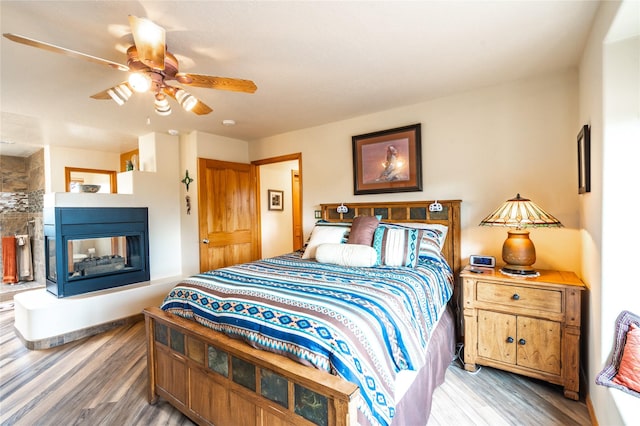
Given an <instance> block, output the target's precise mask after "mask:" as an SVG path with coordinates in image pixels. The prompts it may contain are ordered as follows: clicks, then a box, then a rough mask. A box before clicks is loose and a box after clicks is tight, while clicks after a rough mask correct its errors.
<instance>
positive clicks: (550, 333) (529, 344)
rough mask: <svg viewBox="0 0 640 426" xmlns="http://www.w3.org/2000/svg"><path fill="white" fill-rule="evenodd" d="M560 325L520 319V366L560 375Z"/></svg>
mask: <svg viewBox="0 0 640 426" xmlns="http://www.w3.org/2000/svg"><path fill="white" fill-rule="evenodd" d="M560 334H561V330H560V323H558V322H555V321H549V320H543V319H537V318H528V317H523V316H519V317H518V365H520V366H522V367H529V368H533V369H534V370H539V371H544V372H546V373H551V374H556V375H558V374H560V354H561V350H560V343H561V341H562V338H561V335H560Z"/></svg>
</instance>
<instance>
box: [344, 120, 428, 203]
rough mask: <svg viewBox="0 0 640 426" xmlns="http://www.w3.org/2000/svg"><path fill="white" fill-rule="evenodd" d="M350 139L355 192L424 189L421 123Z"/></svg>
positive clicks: (374, 192) (370, 192)
mask: <svg viewBox="0 0 640 426" xmlns="http://www.w3.org/2000/svg"><path fill="white" fill-rule="evenodd" d="M351 140H352V148H353V193H354V194H355V195H361V194H380V193H388V192H412V191H422V149H421V128H420V123H418V124H412V125H410V126H404V127H398V128H395V129H389V130H382V131H378V132H373V133H367V134H364V135H358V136H353V137H352V138H351Z"/></svg>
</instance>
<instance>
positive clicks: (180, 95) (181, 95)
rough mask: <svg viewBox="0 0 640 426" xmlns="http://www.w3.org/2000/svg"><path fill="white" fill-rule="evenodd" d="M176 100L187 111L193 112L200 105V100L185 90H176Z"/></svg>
mask: <svg viewBox="0 0 640 426" xmlns="http://www.w3.org/2000/svg"><path fill="white" fill-rule="evenodd" d="M176 100H177V101H178V103H179V104H180V106H182V108H184V109H185V110H186V111H191V110H192V109H193V108H194V107H195V106H196V105H197V104H198V100H197V99H196V98H195V97H194V96H193V95H192V94H191V93H187V91H185V90H184V89H178V90H176Z"/></svg>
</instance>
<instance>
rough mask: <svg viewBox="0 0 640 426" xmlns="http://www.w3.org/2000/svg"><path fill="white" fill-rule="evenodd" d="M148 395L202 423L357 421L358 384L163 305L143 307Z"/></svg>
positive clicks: (329, 425) (335, 425) (335, 424)
mask: <svg viewBox="0 0 640 426" xmlns="http://www.w3.org/2000/svg"><path fill="white" fill-rule="evenodd" d="M144 315H145V327H146V333H147V366H148V373H149V388H148V399H149V402H150V403H151V404H154V403H155V402H156V401H157V399H158V397H161V398H164V399H165V400H167V401H168V402H169V403H170V404H171V405H173V406H174V407H176V408H177V409H178V410H180V411H181V412H182V413H184V414H185V415H186V416H188V417H189V418H191V419H192V420H193V421H195V422H196V423H198V424H215V425H216V426H225V425H233V426H236V425H261V426H263V425H264V426H266V425H274V426H276V425H314V424H316V425H326V426H342V425H355V424H357V421H356V419H357V408H356V401H355V400H356V396H357V395H358V392H359V390H358V387H357V386H356V385H355V384H353V383H350V382H348V381H346V380H343V379H341V378H339V377H337V376H333V375H331V374H328V373H326V372H323V371H320V370H318V369H315V368H313V367H307V366H304V365H301V364H299V363H297V362H295V361H293V360H291V359H289V358H286V357H284V356H281V355H277V354H273V353H269V352H265V351H261V350H258V349H255V348H252V347H250V346H249V345H247V344H245V343H244V342H241V341H238V340H234V339H231V338H229V337H227V336H225V335H223V334H221V333H218V332H215V331H213V330H210V329H208V328H206V327H204V326H202V325H200V324H197V323H195V322H193V321H189V320H185V319H183V318H180V317H178V316H176V315H173V314H170V313H167V312H165V311H163V310H161V309H159V308H155V307H152V308H147V309H145V310H144Z"/></svg>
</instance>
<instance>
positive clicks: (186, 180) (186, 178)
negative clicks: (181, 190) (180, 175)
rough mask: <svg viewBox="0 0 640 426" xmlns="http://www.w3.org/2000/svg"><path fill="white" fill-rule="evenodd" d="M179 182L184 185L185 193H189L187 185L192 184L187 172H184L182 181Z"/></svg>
mask: <svg viewBox="0 0 640 426" xmlns="http://www.w3.org/2000/svg"><path fill="white" fill-rule="evenodd" d="M180 182H182V183H184V185H185V186H186V187H187V192H189V184H190V183H191V182H193V179H191V178H190V177H189V170H187V171H186V173H185V175H184V179H182V180H181V181H180Z"/></svg>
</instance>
